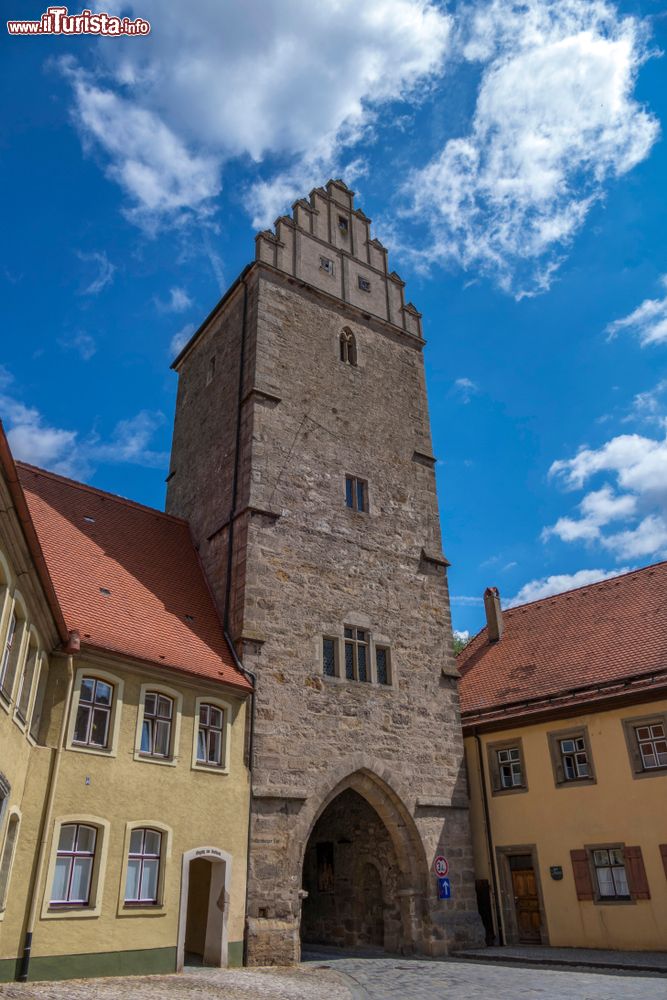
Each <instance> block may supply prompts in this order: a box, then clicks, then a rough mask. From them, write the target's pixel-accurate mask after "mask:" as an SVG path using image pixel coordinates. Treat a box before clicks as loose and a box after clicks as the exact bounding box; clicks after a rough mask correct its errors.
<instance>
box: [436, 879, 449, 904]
mask: <svg viewBox="0 0 667 1000" xmlns="http://www.w3.org/2000/svg"><path fill="white" fill-rule="evenodd" d="M451 898H452V884H451V882H450V881H449V879H448V878H439V879H438V899H451Z"/></svg>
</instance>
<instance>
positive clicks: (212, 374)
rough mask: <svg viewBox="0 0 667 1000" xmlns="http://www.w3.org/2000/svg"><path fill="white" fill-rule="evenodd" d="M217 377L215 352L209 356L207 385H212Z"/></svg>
mask: <svg viewBox="0 0 667 1000" xmlns="http://www.w3.org/2000/svg"><path fill="white" fill-rule="evenodd" d="M214 377H215V354H214V355H213V357H212V358H209V362H208V369H207V371H206V385H210V384H211V382H212V381H213V379H214Z"/></svg>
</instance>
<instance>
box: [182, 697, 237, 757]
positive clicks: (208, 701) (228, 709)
mask: <svg viewBox="0 0 667 1000" xmlns="http://www.w3.org/2000/svg"><path fill="white" fill-rule="evenodd" d="M202 705H213V706H214V707H215V708H219V709H220V711H221V712H222V713H223V723H222V762H221V763H220V764H205V763H204V762H203V761H200V760H198V759H197V742H198V738H199V709H200V708H201V706H202ZM232 708H233V706H232V705H231V703H230V702H228V701H225V700H224V699H223V698H217V697H208V696H207V695H202V696H201V697H200V698H196V699H195V716H194V726H193V729H194V738H193V741H192V770H193V771H211V772H213V773H214V774H229V758H230V751H231V738H232Z"/></svg>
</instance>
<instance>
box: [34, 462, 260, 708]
mask: <svg viewBox="0 0 667 1000" xmlns="http://www.w3.org/2000/svg"><path fill="white" fill-rule="evenodd" d="M16 468H17V471H18V476H19V480H20V482H21V485H22V487H23V492H24V494H25V498H26V501H27V504H28V509H29V511H30V515H31V517H32V521H33V524H34V526H35V530H36V532H37V536H38V539H39V542H40V545H41V547H42V551H43V553H44V558H45V560H46V565H47V568H48V571H49V575H50V577H51V580H52V581H53V586H54V588H55V591H56V594H57V597H58V601H59V604H60V607H61V608H62V612H63V615H64V617H65V621H66V624H67V627H68V629H70V630H72V629H77V630H78V631H79V632H80V634H81V642H82V644H83V645H88V646H92V647H95V648H98V649H103V650H108V651H110V652H114V653H119V654H121V655H125V656H129V657H132V658H135V659H139V660H146V661H149V662H151V663H155V664H158V665H161V666H165V667H170V668H172V669H175V670H182V671H185V672H186V673H189V674H196V675H197V676H200V677H205V678H207V679H208V680H215V681H220V682H224V683H227V684H232V685H234V686H235V687H238V688H244V689H249V688H250V684H249V682H248V681H247V679H246V678H245V677H244V676H243V674H242V673H241V672H240V671H239V670H238V668H237V667H236V666H235V663H234V659H233V657H232V654H231V651H230V649H229V646H228V645H227V642H226V640H225V636H224V632H223V628H222V624H221V622H220V619H219V617H218V614H217V611H216V608H215V605H214V603H213V598H212V596H211V594H210V591H209V589H208V585H207V583H206V579H205V577H204V572H203V569H202V567H201V565H200V563H199V558H198V556H197V552H196V550H195V548H194V545H193V543H192V538H191V535H190V529H189V527H188V524H187V522H186V521H183V520H181V519H180V518H176V517H171V516H170V515H168V514H163V513H162V512H161V511H158V510H153V509H151V508H150V507H143V506H142V505H141V504H137V503H133V502H132V501H130V500H124V499H123V498H122V497H118V496H114V495H113V494H111V493H104V492H102V491H101V490H96V489H93V488H92V487H90V486H85V485H84V484H82V483H76V482H73V481H72V480H71V479H65V478H63V477H62V476H56V475H54V474H53V473H51V472H45V471H44V470H42V469H36V468H34V467H33V466H30V465H25V464H23V463H21V462H17V463H16Z"/></svg>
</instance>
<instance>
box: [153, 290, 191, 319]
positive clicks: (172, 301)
mask: <svg viewBox="0 0 667 1000" xmlns="http://www.w3.org/2000/svg"><path fill="white" fill-rule="evenodd" d="M155 304H156V306H157V307H158V309H159V310H160V312H166V313H180V312H185V310H186V309H189V308H190V306H191V305H192V299H191V298H190V296H189V295H188V293H187V292H186V291H185V289H184V288H170V289H169V298H168V299H167V301H166V302H163V301H162V300H161V299H156V300H155Z"/></svg>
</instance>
